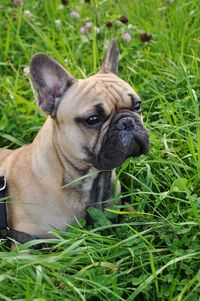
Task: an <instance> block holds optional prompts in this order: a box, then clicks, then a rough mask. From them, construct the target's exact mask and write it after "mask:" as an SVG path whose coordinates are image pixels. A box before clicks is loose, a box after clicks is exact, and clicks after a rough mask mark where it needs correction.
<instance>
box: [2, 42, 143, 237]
mask: <svg viewBox="0 0 200 301" xmlns="http://www.w3.org/2000/svg"><path fill="white" fill-rule="evenodd" d="M118 58H119V50H118V46H117V43H116V41H115V39H112V40H111V41H110V43H109V45H108V47H107V50H106V54H105V58H104V61H103V64H102V66H101V68H100V70H99V72H98V73H97V74H96V75H94V76H91V77H89V78H86V79H81V80H77V79H76V78H74V77H73V76H72V75H71V74H70V73H69V72H68V71H67V70H65V69H64V68H63V67H62V66H61V65H60V64H59V63H58V62H56V61H55V60H54V59H52V58H50V57H48V56H47V55H45V54H42V53H38V54H36V55H34V56H33V57H32V59H31V63H30V77H31V81H32V86H33V89H34V90H35V92H36V97H37V100H38V103H39V106H40V108H41V109H42V110H43V111H44V112H45V113H46V114H48V115H49V116H48V118H47V120H46V121H45V123H44V125H43V126H42V128H41V129H40V131H39V132H38V134H37V135H36V137H35V139H34V140H33V142H32V143H31V144H29V145H25V146H23V147H21V148H18V149H16V150H2V151H1V152H0V175H3V176H5V178H6V180H7V183H8V196H9V200H8V202H7V215H8V224H9V226H10V227H11V228H12V229H14V230H17V231H23V232H24V231H25V232H26V233H28V234H29V235H32V236H37V237H39V238H49V237H51V234H50V233H49V231H50V230H52V229H53V228H57V229H60V230H65V229H66V226H67V225H69V224H71V223H73V222H74V221H75V220H78V219H80V218H82V217H85V216H86V210H87V207H88V206H90V205H94V206H96V207H97V208H100V209H102V210H103V209H104V207H106V206H110V204H107V203H106V201H107V200H109V199H112V194H113V192H114V187H113V186H114V182H115V173H114V171H113V170H114V169H115V168H116V167H118V166H119V165H121V164H122V163H123V162H124V161H125V160H126V159H127V158H129V157H137V156H140V155H142V154H147V153H148V150H149V133H148V130H147V129H146V128H145V127H144V125H143V121H142V117H141V100H140V98H139V96H138V95H137V94H136V92H135V91H134V90H133V89H132V88H131V86H130V85H129V84H128V83H126V82H124V81H123V80H121V79H120V78H119V77H118V76H117V70H118Z"/></svg>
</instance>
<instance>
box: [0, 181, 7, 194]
mask: <svg viewBox="0 0 200 301" xmlns="http://www.w3.org/2000/svg"><path fill="white" fill-rule="evenodd" d="M3 181H4V183H3V186H2V187H0V191H3V190H4V189H5V188H6V185H7V183H6V179H5V178H4V179H3Z"/></svg>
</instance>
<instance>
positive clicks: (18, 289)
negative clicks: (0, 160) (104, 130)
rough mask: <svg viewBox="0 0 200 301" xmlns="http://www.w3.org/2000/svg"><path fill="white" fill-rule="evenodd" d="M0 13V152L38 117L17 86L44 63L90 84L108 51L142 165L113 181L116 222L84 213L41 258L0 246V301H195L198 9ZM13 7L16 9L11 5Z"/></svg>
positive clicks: (147, 5) (2, 7)
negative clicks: (144, 147)
mask: <svg viewBox="0 0 200 301" xmlns="http://www.w3.org/2000/svg"><path fill="white" fill-rule="evenodd" d="M62 2H63V3H64V5H61V1H59V0H49V1H48V0H40V1H34V0H24V1H23V3H22V1H20V0H14V1H10V0H1V2H0V11H1V15H0V38H1V43H0V108H1V109H0V147H7V148H16V147H19V146H21V145H23V144H25V143H29V142H31V141H32V139H33V137H34V136H35V135H36V133H37V131H38V130H39V129H40V127H41V125H42V124H43V122H44V120H45V118H46V116H45V115H44V114H43V113H42V112H41V110H40V109H39V108H38V106H37V104H36V102H35V101H34V96H33V93H32V90H31V86H30V83H29V74H28V73H29V72H28V68H27V67H28V65H29V62H30V59H31V57H32V55H33V54H35V53H37V52H45V53H46V54H48V55H50V56H52V57H54V58H55V59H56V60H58V61H59V62H60V63H61V64H63V65H64V66H65V67H66V68H67V69H68V70H69V71H70V72H71V73H72V74H73V75H74V76H75V77H77V78H84V77H86V76H90V75H92V74H94V73H95V72H96V71H97V70H98V68H99V66H100V64H101V61H102V58H103V53H104V51H105V47H106V45H107V43H108V41H109V40H110V39H111V38H112V37H115V38H116V40H117V42H118V45H119V48H120V62H119V76H120V77H121V78H122V79H124V80H125V81H127V82H128V83H129V84H130V85H132V86H133V88H134V89H135V90H136V91H137V92H138V93H139V95H140V97H141V98H142V101H143V103H142V108H143V117H144V123H145V125H146V127H147V128H148V129H149V131H150V134H151V150H150V153H149V154H148V155H147V156H141V157H140V158H137V159H132V158H131V159H129V160H127V161H126V162H125V163H124V164H123V165H122V166H121V167H120V168H118V170H117V175H118V177H119V179H120V181H121V184H122V193H121V199H122V201H123V205H122V206H121V208H120V209H121V211H120V212H119V213H120V216H121V221H120V222H119V223H117V224H114V223H112V220H111V219H110V216H112V215H113V214H114V213H113V212H105V213H104V214H103V213H102V214H101V213H100V212H95V215H94V219H95V223H94V225H93V226H91V227H88V226H86V224H85V221H84V220H82V221H80V222H79V223H77V224H74V225H72V226H71V227H70V229H69V231H67V232H61V231H57V230H53V233H54V234H55V239H53V240H52V242H53V244H52V247H49V248H46V249H45V250H43V251H39V250H38V251H36V250H32V249H29V248H28V247H29V246H30V245H31V244H35V243H36V242H30V243H27V244H25V245H21V246H19V247H18V248H16V249H14V250H12V251H9V250H7V248H6V246H5V244H4V242H1V243H0V300H6V301H8V300H20V301H21V300H27V301H29V300H31V301H32V300H35V301H36V300H37V301H45V300H46V301H50V300H56V301H59V300H62V301H63V300H67V301H77V300H87V301H101V300H109V301H111V300H112V301H118V300H128V301H133V300H137V301H141V300H145V301H146V300H149V301H153V300H162V301H164V300H169V301H190V300H193V301H197V300H199V296H200V272H199V266H200V250H199V245H200V240H199V226H200V217H199V207H200V118H199V99H198V98H199V94H200V65H199V63H200V57H199V54H200V38H199V37H200V9H199V0H188V1H186V0H174V1H173V0H171V1H170V0H143V1H138V0H132V1H128V0H126V1H119V0H118V1H117V0H116V1H108V0H104V1H103V0H101V1H72V0H71V1H70V0H69V1H62ZM20 4H21V5H20Z"/></svg>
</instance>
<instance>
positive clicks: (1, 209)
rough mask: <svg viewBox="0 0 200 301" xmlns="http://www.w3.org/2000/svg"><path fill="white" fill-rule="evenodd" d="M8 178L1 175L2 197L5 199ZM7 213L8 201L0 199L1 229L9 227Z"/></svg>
mask: <svg viewBox="0 0 200 301" xmlns="http://www.w3.org/2000/svg"><path fill="white" fill-rule="evenodd" d="M6 188H7V185H6V179H5V178H4V177H0V199H4V198H5V197H6ZM7 228H8V222H7V214H6V203H5V202H4V201H2V202H1V201H0V230H2V229H7Z"/></svg>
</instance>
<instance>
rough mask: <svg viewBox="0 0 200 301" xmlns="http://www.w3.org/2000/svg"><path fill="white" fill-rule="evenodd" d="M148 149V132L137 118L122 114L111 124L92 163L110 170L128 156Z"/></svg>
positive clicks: (99, 167)
mask: <svg viewBox="0 0 200 301" xmlns="http://www.w3.org/2000/svg"><path fill="white" fill-rule="evenodd" d="M148 151H149V133H148V131H147V129H146V128H144V126H143V124H142V122H141V120H140V119H139V118H133V117H132V116H128V117H127V116H125V117H124V116H123V117H121V118H119V119H118V120H117V121H115V120H114V122H113V123H112V124H111V126H110V129H109V130H108V132H107V134H106V135H105V137H104V140H103V143H102V147H101V150H100V152H99V154H98V155H97V156H96V158H94V160H93V165H94V166H95V167H96V168H97V169H99V170H111V169H113V168H116V167H118V166H119V165H121V164H122V163H123V162H124V161H125V160H126V159H128V158H130V157H138V156H140V155H142V154H147V153H148Z"/></svg>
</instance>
